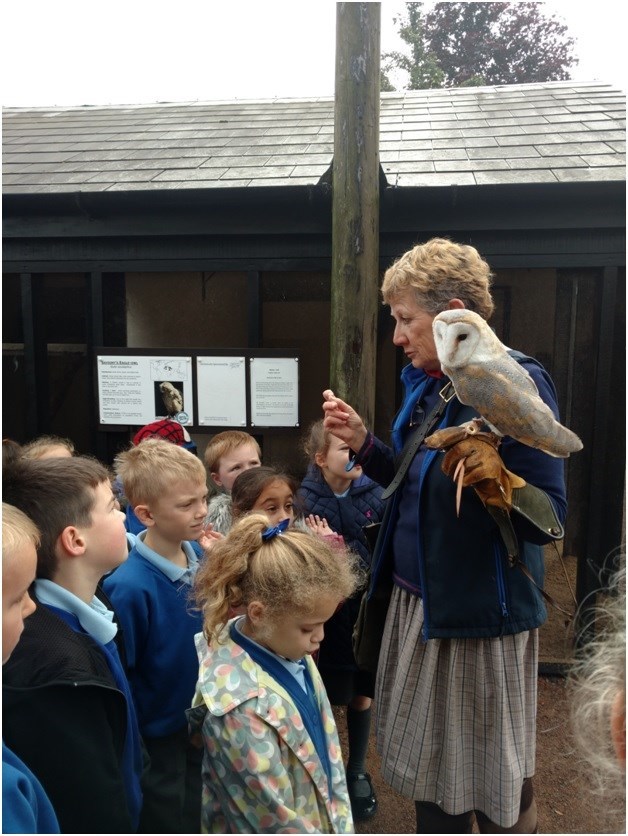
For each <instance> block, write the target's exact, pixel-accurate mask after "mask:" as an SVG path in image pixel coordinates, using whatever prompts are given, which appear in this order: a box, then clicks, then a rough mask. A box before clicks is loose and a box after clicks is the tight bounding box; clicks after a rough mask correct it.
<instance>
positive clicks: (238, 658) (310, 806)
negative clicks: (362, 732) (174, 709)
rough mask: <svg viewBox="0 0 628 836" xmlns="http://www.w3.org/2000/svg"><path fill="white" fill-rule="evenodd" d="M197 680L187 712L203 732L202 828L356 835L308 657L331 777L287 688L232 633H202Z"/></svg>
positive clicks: (326, 708)
mask: <svg viewBox="0 0 628 836" xmlns="http://www.w3.org/2000/svg"><path fill="white" fill-rule="evenodd" d="M196 648H197V652H198V656H199V662H200V669H199V680H198V684H197V687H196V694H195V696H194V701H193V703H192V708H191V709H189V710H188V720H189V724H190V732H191V734H192V735H193V736H194V735H198V734H199V733H200V734H201V735H202V739H203V743H204V750H205V751H204V756H203V808H202V831H203V832H204V833H353V832H354V828H353V819H352V817H351V805H350V801H349V795H348V791H347V784H346V778H345V770H344V766H343V762H342V753H341V751H340V742H339V740H338V732H337V730H336V724H335V721H334V717H333V714H332V711H331V706H330V704H329V700H328V699H327V695H326V693H325V689H324V686H323V684H322V681H321V678H320V674H319V673H318V670H317V669H316V666H315V664H314V663H313V662H312V660H311V658H309V657H308V658H307V665H308V668H309V670H310V673H311V676H312V680H313V682H314V687H315V689H316V698H317V701H318V704H319V706H320V710H321V717H322V721H323V727H324V730H325V734H326V736H327V741H328V751H329V760H330V763H331V792H330V785H329V782H328V779H327V775H326V773H325V770H324V768H323V765H322V763H321V760H320V758H319V756H318V754H317V752H316V749H315V747H314V743H313V742H312V739H311V738H310V736H309V735H308V733H307V731H306V729H305V727H304V724H303V721H302V719H301V715H300V713H299V711H298V709H297V707H296V705H295V703H294V701H293V700H292V698H291V697H290V695H289V693H288V692H287V691H286V690H285V688H283V687H282V686H281V685H280V684H279V683H278V682H277V681H276V680H275V679H274V678H273V677H271V676H270V675H269V674H268V673H267V672H266V671H265V670H264V669H263V668H262V667H261V666H260V665H259V664H257V663H256V662H255V661H254V660H253V659H252V658H251V657H250V656H249V654H248V653H247V652H246V650H244V648H242V647H241V646H240V645H239V644H237V643H236V642H234V641H233V640H232V639H231V638H230V637H229V638H227V639H226V642H225V644H218V643H212V645H211V646H210V647H208V646H207V642H206V640H205V638H204V636H203V635H202V634H201V633H199V634H198V635H197V636H196Z"/></svg>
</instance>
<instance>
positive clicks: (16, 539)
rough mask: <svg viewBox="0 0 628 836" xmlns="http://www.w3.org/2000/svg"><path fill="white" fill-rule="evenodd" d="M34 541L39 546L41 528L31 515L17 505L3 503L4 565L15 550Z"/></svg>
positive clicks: (36, 546)
mask: <svg viewBox="0 0 628 836" xmlns="http://www.w3.org/2000/svg"><path fill="white" fill-rule="evenodd" d="M28 542H30V543H32V544H33V545H34V546H35V548H38V546H39V542H40V536H39V529H38V528H37V526H36V525H35V523H34V522H33V521H32V520H31V518H30V517H27V516H26V514H25V513H24V512H23V511H20V509H19V508H16V507H15V505H9V504H8V503H7V502H3V503H2V565H3V566H4V565H5V564H6V563H7V562H8V561H9V560H11V557H12V556H13V555H14V554H15V552H16V551H17V550H18V549H19V548H20V547H21V546H23V545H24V543H28Z"/></svg>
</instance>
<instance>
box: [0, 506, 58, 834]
mask: <svg viewBox="0 0 628 836" xmlns="http://www.w3.org/2000/svg"><path fill="white" fill-rule="evenodd" d="M38 545H39V532H38V531H37V527H36V526H35V524H34V523H33V522H32V521H31V520H29V518H28V517H27V516H26V514H23V513H22V512H21V511H20V510H19V509H17V508H14V507H13V506H12V505H6V504H5V503H4V502H3V503H2V664H3V665H4V663H5V662H7V661H8V659H9V656H10V655H11V653H12V652H13V650H14V649H15V646H16V645H17V643H18V641H19V639H20V635H21V633H22V631H23V629H24V619H25V618H26V617H27V616H29V615H30V614H31V613H33V612H34V611H35V604H34V602H33V600H32V598H31V597H30V596H29V594H28V588H29V586H30V585H31V583H32V582H33V581H34V580H35V569H36V566H37V552H36V547H37V546H38ZM2 813H3V816H2V832H3V833H59V823H58V821H57V817H56V815H55V812H54V810H53V809H52V804H51V803H50V800H49V799H48V796H47V795H46V792H45V790H44V788H43V787H42V785H41V784H40V782H39V780H38V779H37V778H36V777H35V776H34V775H33V773H32V772H31V771H30V769H29V768H28V767H27V766H26V764H25V763H24V762H23V761H21V760H20V758H18V757H17V755H15V754H14V753H13V752H12V751H11V750H10V749H9V748H8V747H7V746H6V745H5V743H4V741H2Z"/></svg>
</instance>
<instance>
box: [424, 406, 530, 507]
mask: <svg viewBox="0 0 628 836" xmlns="http://www.w3.org/2000/svg"><path fill="white" fill-rule="evenodd" d="M480 426H482V422H481V421H478V420H473V421H470V422H469V423H468V424H463V425H462V426H460V427H448V428H446V429H443V430H437V431H436V432H435V433H433V434H432V435H430V436H428V438H426V439H425V444H426V446H427V447H429V448H430V449H432V450H444V451H446V452H445V456H444V457H443V461H442V464H441V468H442V471H443V473H444V474H445V475H446V476H450V477H451V478H452V479H453V480H454V482H455V483H456V486H457V488H456V513H458V514H459V513H460V500H461V496H462V489H463V488H469V487H471V488H473V489H474V490H475V492H476V493H477V495H478V496H479V497H480V499H481V500H482V502H483V503H484V505H490V506H494V507H496V508H501V509H503V510H504V511H506V512H510V510H511V508H512V497H513V489H516V488H523V487H524V486H525V485H526V482H525V480H524V479H522V478H521V477H520V476H517V475H516V474H515V473H511V472H510V471H509V470H507V469H506V467H505V466H504V462H503V461H502V459H501V457H500V455H499V453H498V452H497V450H498V447H499V444H500V437H499V436H498V435H496V434H495V433H492V432H482V431H481V430H480V429H479V427H480Z"/></svg>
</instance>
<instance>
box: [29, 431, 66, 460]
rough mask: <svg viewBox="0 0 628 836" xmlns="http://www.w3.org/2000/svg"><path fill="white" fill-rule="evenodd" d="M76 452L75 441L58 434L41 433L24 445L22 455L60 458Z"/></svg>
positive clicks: (30, 457) (38, 457)
mask: <svg viewBox="0 0 628 836" xmlns="http://www.w3.org/2000/svg"><path fill="white" fill-rule="evenodd" d="M74 454H75V450H74V443H73V442H72V441H70V439H69V438H61V437H60V436H58V435H40V436H39V437H38V438H34V439H33V440H32V441H29V442H28V444H25V445H24V446H23V447H22V455H23V456H25V457H26V458H27V459H60V458H69V457H70V456H73V455H74Z"/></svg>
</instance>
